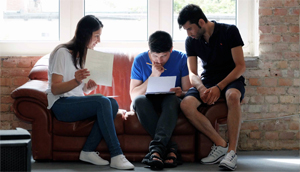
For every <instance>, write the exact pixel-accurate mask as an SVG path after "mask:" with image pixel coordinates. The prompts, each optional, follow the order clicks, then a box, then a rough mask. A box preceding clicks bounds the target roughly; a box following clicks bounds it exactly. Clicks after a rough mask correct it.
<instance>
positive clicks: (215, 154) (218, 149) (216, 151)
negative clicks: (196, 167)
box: [201, 144, 228, 164]
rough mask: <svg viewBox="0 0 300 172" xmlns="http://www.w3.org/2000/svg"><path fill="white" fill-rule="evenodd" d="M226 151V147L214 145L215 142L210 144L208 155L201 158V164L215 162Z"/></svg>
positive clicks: (219, 159)
mask: <svg viewBox="0 0 300 172" xmlns="http://www.w3.org/2000/svg"><path fill="white" fill-rule="evenodd" d="M227 151H228V145H227V147H222V146H216V145H215V144H214V145H213V146H212V148H211V151H210V153H209V155H208V156H207V157H205V158H202V159H201V163H202V164H216V163H218V162H220V161H221V160H222V158H223V157H224V156H225V154H226V153H227Z"/></svg>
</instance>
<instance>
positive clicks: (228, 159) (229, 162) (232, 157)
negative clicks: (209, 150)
mask: <svg viewBox="0 0 300 172" xmlns="http://www.w3.org/2000/svg"><path fill="white" fill-rule="evenodd" d="M219 167H221V168H225V169H229V170H232V171H233V170H235V169H236V167H237V155H236V153H235V152H234V151H233V150H231V151H230V152H228V153H227V154H226V156H225V158H224V159H223V160H222V161H221V162H220V165H219Z"/></svg>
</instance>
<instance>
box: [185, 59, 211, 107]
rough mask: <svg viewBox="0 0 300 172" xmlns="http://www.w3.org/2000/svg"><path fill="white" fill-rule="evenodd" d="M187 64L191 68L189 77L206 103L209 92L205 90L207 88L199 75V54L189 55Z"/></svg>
mask: <svg viewBox="0 0 300 172" xmlns="http://www.w3.org/2000/svg"><path fill="white" fill-rule="evenodd" d="M187 65H188V68H189V78H190V81H191V84H192V86H193V87H195V88H197V90H198V91H199V94H200V97H201V99H202V101H203V102H204V103H206V98H207V94H204V92H205V91H206V90H207V88H206V87H205V86H204V85H203V83H202V81H201V79H200V77H199V76H198V61H197V56H189V57H188V59H187Z"/></svg>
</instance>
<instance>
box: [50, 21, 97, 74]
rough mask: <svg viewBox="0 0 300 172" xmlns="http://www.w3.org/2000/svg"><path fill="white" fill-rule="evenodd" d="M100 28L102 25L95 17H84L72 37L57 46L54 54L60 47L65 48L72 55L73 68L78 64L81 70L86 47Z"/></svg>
mask: <svg viewBox="0 0 300 172" xmlns="http://www.w3.org/2000/svg"><path fill="white" fill-rule="evenodd" d="M100 28H103V24H102V22H101V21H100V20H99V19H98V18H97V17H95V16H93V15H87V16H84V17H83V18H82V19H80V21H79V22H78V24H77V27H76V31H75V35H74V37H73V38H72V39H71V40H70V41H69V42H67V43H65V44H60V45H58V46H57V47H56V48H55V50H54V52H55V51H57V50H58V49H59V48H62V47H65V48H67V49H68V50H70V52H71V54H72V59H73V64H74V66H75V68H76V69H78V67H77V64H78V63H79V65H80V68H81V69H82V68H83V67H84V63H85V58H86V52H87V46H88V44H89V42H90V40H91V38H92V35H93V32H95V31H97V30H99V29H100ZM77 57H78V59H77ZM78 60H79V62H78Z"/></svg>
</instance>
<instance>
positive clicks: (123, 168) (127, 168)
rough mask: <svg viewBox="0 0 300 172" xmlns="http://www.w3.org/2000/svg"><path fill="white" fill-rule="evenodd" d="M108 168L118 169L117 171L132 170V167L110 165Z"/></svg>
mask: <svg viewBox="0 0 300 172" xmlns="http://www.w3.org/2000/svg"><path fill="white" fill-rule="evenodd" d="M110 167H111V168H115V169H118V170H133V169H134V166H133V167H115V166H112V165H110Z"/></svg>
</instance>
